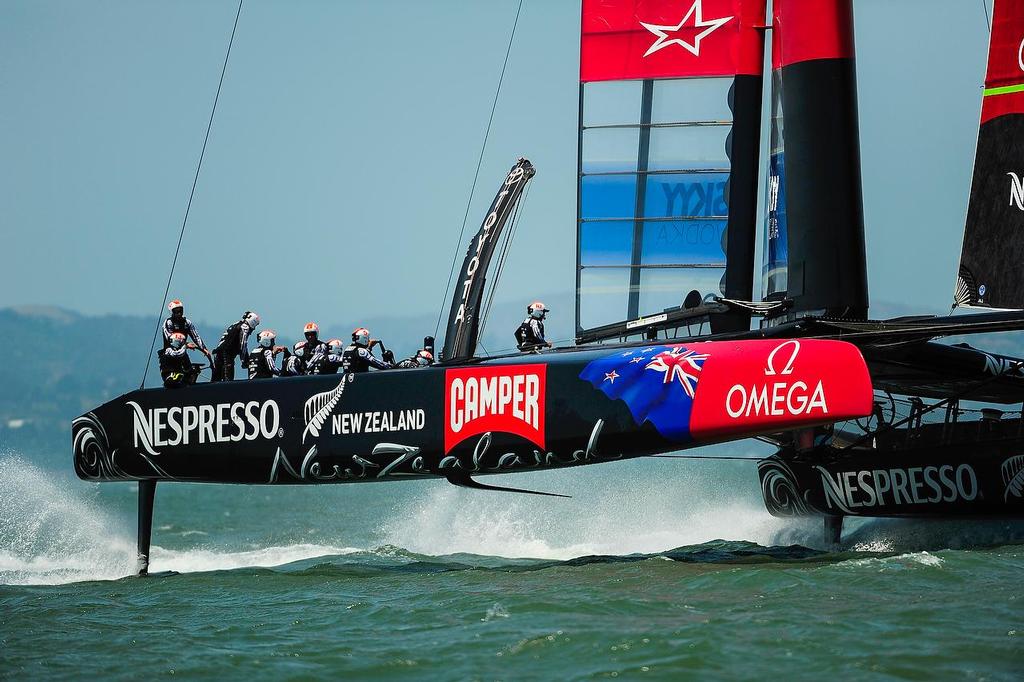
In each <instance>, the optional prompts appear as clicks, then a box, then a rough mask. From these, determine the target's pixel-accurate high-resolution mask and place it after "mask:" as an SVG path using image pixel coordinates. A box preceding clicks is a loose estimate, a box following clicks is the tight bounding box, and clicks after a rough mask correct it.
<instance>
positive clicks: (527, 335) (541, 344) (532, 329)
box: [516, 301, 551, 351]
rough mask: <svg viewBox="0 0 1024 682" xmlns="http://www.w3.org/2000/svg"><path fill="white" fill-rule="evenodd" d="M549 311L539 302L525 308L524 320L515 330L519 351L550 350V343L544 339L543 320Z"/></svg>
mask: <svg viewBox="0 0 1024 682" xmlns="http://www.w3.org/2000/svg"><path fill="white" fill-rule="evenodd" d="M549 312H550V311H549V310H548V309H547V308H546V307H545V306H544V304H543V303H541V302H540V301H534V302H533V303H531V304H530V305H528V306H526V319H525V320H523V323H522V324H521V325H519V328H518V329H516V345H517V346H518V347H519V350H521V351H532V350H537V349H540V348H551V342H550V341H548V340H547V339H545V338H544V318H546V317H547V314H548V313H549Z"/></svg>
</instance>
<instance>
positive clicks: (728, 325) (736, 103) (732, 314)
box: [709, 74, 764, 334]
mask: <svg viewBox="0 0 1024 682" xmlns="http://www.w3.org/2000/svg"><path fill="white" fill-rule="evenodd" d="M763 87H764V78H763V76H761V75H745V74H740V75H737V76H736V80H735V81H733V85H732V89H731V91H730V93H729V107H730V108H731V109H732V112H733V123H732V132H731V134H730V137H729V144H728V146H727V151H728V152H729V160H730V162H731V163H730V165H731V168H732V170H731V172H730V174H729V179H728V180H727V181H726V184H725V201H726V203H727V204H728V206H729V219H728V222H727V223H726V230H725V234H726V240H725V241H726V243H725V282H724V286H723V287H722V293H723V294H724V295H725V298H729V299H733V300H738V301H751V300H753V298H754V241H755V239H756V237H757V235H756V231H757V229H756V226H757V175H758V163H759V160H760V152H761V93H762V89H763ZM709 319H710V322H711V332H712V333H715V334H717V333H719V332H732V331H745V330H748V329H750V312H749V311H746V310H740V309H730V310H729V311H728V312H724V313H715V314H711V315H710V316H709Z"/></svg>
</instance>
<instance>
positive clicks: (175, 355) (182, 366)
mask: <svg viewBox="0 0 1024 682" xmlns="http://www.w3.org/2000/svg"><path fill="white" fill-rule="evenodd" d="M186 339H187V337H186V336H185V335H184V334H183V333H181V332H171V334H170V338H169V339H168V346H167V348H163V349H161V350H158V351H157V352H156V355H157V358H158V359H159V361H160V377H161V378H162V379H163V380H164V386H166V387H167V388H181V387H182V386H188V385H190V384H194V383H196V379H197V378H198V377H199V368H200V367H201V365H193V364H192V360H191V359H189V357H188V351H189V350H190V349H192V350H194V349H195V348H196V346H195V344H193V343H187V342H186Z"/></svg>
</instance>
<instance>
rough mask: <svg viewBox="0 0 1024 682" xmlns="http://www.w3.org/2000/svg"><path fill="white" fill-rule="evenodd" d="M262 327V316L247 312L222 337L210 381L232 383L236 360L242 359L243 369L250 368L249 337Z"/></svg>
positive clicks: (215, 355) (215, 354)
mask: <svg viewBox="0 0 1024 682" xmlns="http://www.w3.org/2000/svg"><path fill="white" fill-rule="evenodd" d="M259 325H260V316H259V315H257V314H256V313H254V312H252V311H249V310H246V311H245V313H244V314H243V315H242V319H240V320H239V321H238V322H235V323H234V324H232V325H231V326H229V327H228V328H227V329H225V330H224V333H223V334H221V336H220V341H219V342H218V343H217V347H216V348H214V349H213V378H212V379H210V381H231V380H233V379H234V378H235V358H238V357H240V358H242V367H248V366H249V335H250V334H252V333H253V331H255V329H256V327H258V326H259Z"/></svg>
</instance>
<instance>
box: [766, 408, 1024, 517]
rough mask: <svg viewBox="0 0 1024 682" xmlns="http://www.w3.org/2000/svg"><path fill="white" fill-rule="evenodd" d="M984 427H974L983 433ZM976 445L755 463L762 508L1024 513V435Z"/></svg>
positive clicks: (781, 512) (827, 452)
mask: <svg viewBox="0 0 1024 682" xmlns="http://www.w3.org/2000/svg"><path fill="white" fill-rule="evenodd" d="M986 426H987V425H986V424H985V423H983V422H982V423H977V424H972V425H971V427H972V428H973V429H976V430H978V431H984V430H985V428H986ZM1007 427H1008V429H1011V430H1013V431H1015V432H1016V434H1015V435H1013V436H1003V437H999V438H996V439H992V438H986V437H985V435H984V434H982V437H981V439H979V441H978V442H975V443H974V444H973V445H966V444H963V443H960V444H954V445H945V446H943V445H935V446H927V447H911V448H909V449H904V450H901V451H900V452H899V453H898V454H897V455H894V453H893V452H884V451H880V450H869V451H860V452H854V453H853V454H848V453H841V452H838V451H836V450H832V449H828V448H821V449H817V450H815V451H814V452H813V453H809V454H808V456H806V457H801V458H794V457H792V456H790V455H776V456H773V457H770V458H767V459H764V460H761V461H760V462H759V463H758V472H759V475H760V479H761V492H762V495H763V496H764V502H765V507H766V508H767V509H768V511H769V513H771V514H772V515H774V516H783V517H786V516H814V515H822V516H867V517H932V518H948V517H991V516H996V517H998V516H1008V517H1009V516H1018V517H1019V516H1024V434H1021V433H1020V420H1015V421H1014V423H1012V424H1008V425H1007Z"/></svg>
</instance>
